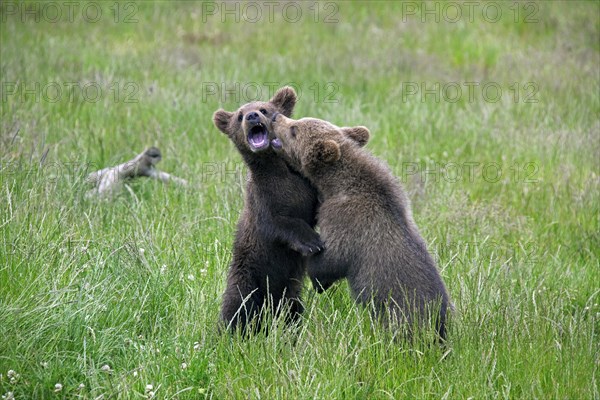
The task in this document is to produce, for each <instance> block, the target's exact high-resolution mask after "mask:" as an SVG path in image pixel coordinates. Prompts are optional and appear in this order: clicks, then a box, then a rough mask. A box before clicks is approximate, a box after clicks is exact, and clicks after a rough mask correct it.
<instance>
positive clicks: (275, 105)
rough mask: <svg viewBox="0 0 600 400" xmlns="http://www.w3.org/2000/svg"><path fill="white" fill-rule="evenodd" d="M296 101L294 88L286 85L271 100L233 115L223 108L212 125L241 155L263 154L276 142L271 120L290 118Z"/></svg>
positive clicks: (257, 103) (247, 105)
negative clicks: (233, 144) (231, 142)
mask: <svg viewBox="0 0 600 400" xmlns="http://www.w3.org/2000/svg"><path fill="white" fill-rule="evenodd" d="M296 99H297V96H296V92H295V91H294V89H293V88H291V87H289V86H285V87H282V88H281V89H279V90H278V91H277V92H276V93H275V95H273V98H272V99H271V100H269V101H266V102H265V101H253V102H251V103H248V104H245V105H243V106H241V107H240V108H239V109H238V110H237V111H234V112H229V111H225V110H223V109H220V110H218V111H216V112H215V113H214V114H213V122H214V124H215V126H216V127H217V128H218V129H219V130H220V131H221V132H223V133H225V134H226V135H227V136H228V137H229V138H230V139H231V140H232V141H233V142H234V143H235V145H236V147H237V148H238V150H239V151H240V152H241V153H242V154H251V153H261V152H264V151H265V150H268V149H269V148H270V145H271V140H272V139H274V136H273V134H272V132H271V130H270V124H271V119H272V117H273V116H274V115H277V114H280V115H284V116H286V117H290V116H291V115H292V112H293V111H294V106H295V105H296Z"/></svg>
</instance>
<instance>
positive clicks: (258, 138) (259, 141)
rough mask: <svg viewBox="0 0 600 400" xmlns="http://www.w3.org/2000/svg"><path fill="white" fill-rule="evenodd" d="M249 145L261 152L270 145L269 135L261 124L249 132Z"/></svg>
mask: <svg viewBox="0 0 600 400" xmlns="http://www.w3.org/2000/svg"><path fill="white" fill-rule="evenodd" d="M248 143H250V146H252V148H253V149H255V150H259V149H262V148H264V147H266V146H268V145H269V134H268V132H267V129H266V128H265V126H264V125H263V124H261V123H258V124H256V125H254V126H253V127H252V128H250V131H249V132H248Z"/></svg>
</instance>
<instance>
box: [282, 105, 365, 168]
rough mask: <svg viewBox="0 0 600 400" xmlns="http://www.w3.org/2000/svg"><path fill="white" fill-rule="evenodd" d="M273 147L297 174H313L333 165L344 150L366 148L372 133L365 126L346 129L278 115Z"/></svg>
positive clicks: (314, 119)
mask: <svg viewBox="0 0 600 400" xmlns="http://www.w3.org/2000/svg"><path fill="white" fill-rule="evenodd" d="M272 130H273V133H274V134H275V139H274V141H273V147H274V148H276V149H277V150H279V151H281V152H282V153H283V154H284V157H285V158H286V160H287V161H288V162H289V163H290V164H291V165H292V166H293V167H294V168H296V169H297V170H299V171H302V172H304V173H305V174H307V175H311V171H314V170H318V169H321V168H323V167H326V166H327V164H333V163H335V162H336V161H338V160H339V159H340V157H341V154H342V153H341V146H344V145H346V146H361V147H362V146H364V145H365V144H366V143H367V142H368V141H369V136H370V132H369V129H367V128H366V127H364V126H355V127H343V128H340V127H338V126H335V125H333V124H332V123H330V122H328V121H324V120H321V119H316V118H302V119H299V120H294V119H291V118H287V117H286V116H284V115H281V114H276V115H274V116H273V118H272Z"/></svg>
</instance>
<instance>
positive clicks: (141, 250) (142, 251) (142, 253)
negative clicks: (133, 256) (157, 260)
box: [140, 248, 146, 256]
mask: <svg viewBox="0 0 600 400" xmlns="http://www.w3.org/2000/svg"><path fill="white" fill-rule="evenodd" d="M145 252H146V250H144V249H142V248H140V255H141V256H143V255H144V253H145Z"/></svg>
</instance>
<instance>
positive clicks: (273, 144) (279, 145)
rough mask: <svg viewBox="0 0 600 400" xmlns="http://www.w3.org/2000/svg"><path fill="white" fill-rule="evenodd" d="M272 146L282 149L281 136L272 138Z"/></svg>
mask: <svg viewBox="0 0 600 400" xmlns="http://www.w3.org/2000/svg"><path fill="white" fill-rule="evenodd" d="M271 146H273V148H274V149H280V148H281V140H279V138H275V139H273V140H271Z"/></svg>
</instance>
